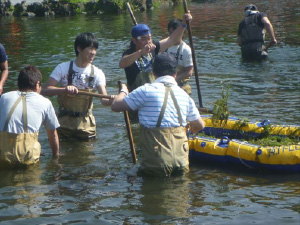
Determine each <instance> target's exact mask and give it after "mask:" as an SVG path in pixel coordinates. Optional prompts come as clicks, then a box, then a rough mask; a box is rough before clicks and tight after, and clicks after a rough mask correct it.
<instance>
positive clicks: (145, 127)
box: [111, 52, 205, 176]
mask: <svg viewBox="0 0 300 225" xmlns="http://www.w3.org/2000/svg"><path fill="white" fill-rule="evenodd" d="M176 72H177V61H176V59H175V58H174V56H172V55H170V54H168V53H166V52H164V53H162V54H159V55H157V56H156V57H155V59H154V63H153V74H154V77H155V78H156V79H155V81H154V82H153V83H151V84H150V83H147V84H144V85H143V86H140V87H138V88H137V89H135V90H133V91H132V92H131V93H129V94H128V89H127V87H126V85H124V84H123V85H122V89H121V90H120V93H119V94H118V95H117V97H116V98H115V99H114V101H113V103H112V105H111V109H112V111H114V112H120V111H125V110H138V116H139V123H140V128H141V130H140V147H141V151H142V161H141V171H142V172H143V173H145V174H161V175H164V176H170V175H172V174H177V173H180V174H182V173H184V172H187V171H188V170H189V158H188V155H189V146H188V138H187V134H186V126H187V122H188V121H189V126H190V130H191V132H193V133H196V132H198V131H200V130H202V129H203V128H204V127H205V124H204V121H203V120H202V118H201V116H200V114H199V111H198V109H197V107H196V105H195V102H194V101H193V99H192V98H191V97H190V96H189V95H188V94H187V93H186V92H185V91H184V90H183V89H181V88H180V87H178V85H177V82H176Z"/></svg>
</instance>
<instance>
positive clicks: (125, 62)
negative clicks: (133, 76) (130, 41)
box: [119, 49, 143, 69]
mask: <svg viewBox="0 0 300 225" xmlns="http://www.w3.org/2000/svg"><path fill="white" fill-rule="evenodd" d="M142 55H143V52H142V49H140V50H138V51H136V52H134V53H132V54H130V55H124V56H123V57H122V59H121V60H120V63H119V66H120V68H122V69H124V68H126V67H128V66H130V65H131V64H132V63H134V62H135V61H136V60H137V59H138V58H140V57H141V56H142Z"/></svg>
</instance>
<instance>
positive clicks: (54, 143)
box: [47, 129, 59, 156]
mask: <svg viewBox="0 0 300 225" xmlns="http://www.w3.org/2000/svg"><path fill="white" fill-rule="evenodd" d="M47 135H48V139H49V145H50V147H51V149H52V154H53V156H59V139H58V135H57V131H56V129H55V130H47Z"/></svg>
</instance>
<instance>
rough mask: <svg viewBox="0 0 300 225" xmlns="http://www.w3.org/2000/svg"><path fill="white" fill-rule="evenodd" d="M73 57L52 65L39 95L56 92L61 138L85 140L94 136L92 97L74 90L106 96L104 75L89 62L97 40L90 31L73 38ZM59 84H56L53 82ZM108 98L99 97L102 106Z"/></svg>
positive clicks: (94, 51)
mask: <svg viewBox="0 0 300 225" xmlns="http://www.w3.org/2000/svg"><path fill="white" fill-rule="evenodd" d="M74 48H75V53H76V59H75V60H74V61H73V60H72V61H70V62H64V63H61V64H59V65H58V66H56V68H55V69H54V70H53V72H52V73H51V75H50V77H49V79H48V81H47V82H46V85H45V87H44V89H43V90H42V94H43V95H49V96H53V95H58V104H59V112H58V119H59V122H60V124H61V127H60V128H59V130H58V132H59V134H60V135H61V136H64V137H73V138H77V139H83V140H89V139H91V138H95V137H96V122H95V118H94V116H93V113H92V109H93V99H92V97H91V96H89V95H77V94H78V90H82V91H87V92H91V91H93V90H97V91H98V93H99V94H103V95H107V92H106V80H105V75H104V73H103V72H102V70H101V69H99V68H97V67H96V66H94V65H92V62H93V60H94V58H95V56H96V52H97V49H98V41H97V39H96V37H95V36H94V35H93V34H92V33H82V34H79V35H78V36H77V37H76V40H75V44H74ZM58 84H59V87H56V85H58ZM113 98H114V96H113V95H112V96H111V98H110V99H102V98H101V102H102V104H103V105H110V104H111V102H112V100H113Z"/></svg>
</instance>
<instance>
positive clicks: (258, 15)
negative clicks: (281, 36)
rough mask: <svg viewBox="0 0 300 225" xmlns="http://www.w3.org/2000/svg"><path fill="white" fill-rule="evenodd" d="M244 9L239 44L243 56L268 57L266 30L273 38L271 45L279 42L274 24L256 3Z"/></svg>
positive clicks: (253, 58)
mask: <svg viewBox="0 0 300 225" xmlns="http://www.w3.org/2000/svg"><path fill="white" fill-rule="evenodd" d="M244 11H245V19H244V20H242V21H241V22H240V24H239V29H238V45H239V46H240V47H241V52H242V57H243V59H246V60H262V59H266V58H267V56H268V53H267V48H266V46H265V33H266V31H267V32H268V34H269V35H270V38H271V40H270V43H269V46H276V44H277V40H276V38H275V34H274V29H273V26H272V24H271V22H270V21H269V19H268V17H267V14H266V13H263V12H259V11H258V10H257V7H256V6H255V5H253V4H250V5H246V7H245V9H244Z"/></svg>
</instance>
